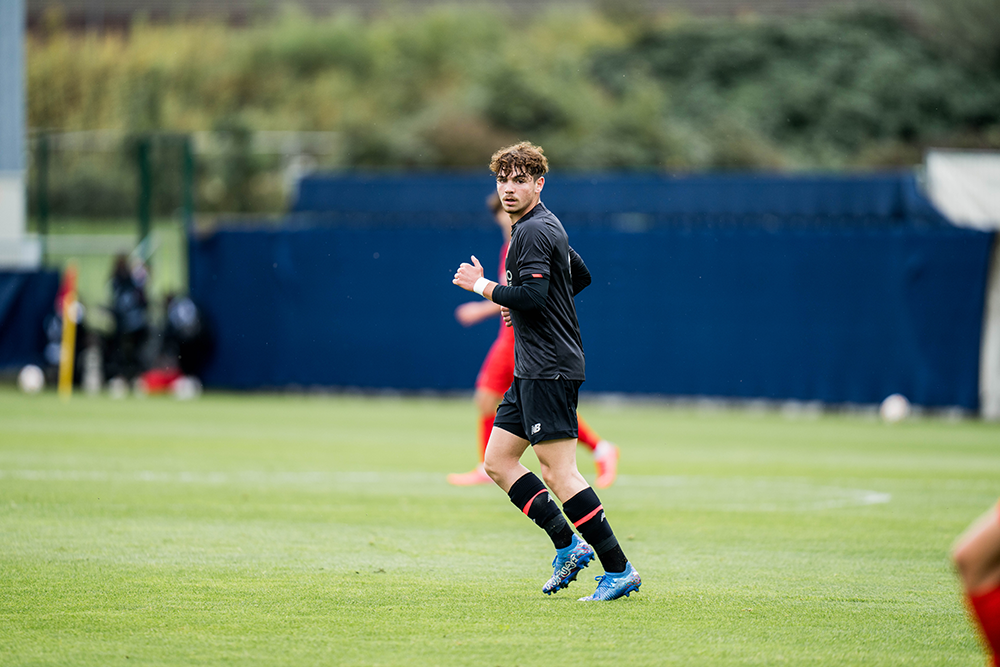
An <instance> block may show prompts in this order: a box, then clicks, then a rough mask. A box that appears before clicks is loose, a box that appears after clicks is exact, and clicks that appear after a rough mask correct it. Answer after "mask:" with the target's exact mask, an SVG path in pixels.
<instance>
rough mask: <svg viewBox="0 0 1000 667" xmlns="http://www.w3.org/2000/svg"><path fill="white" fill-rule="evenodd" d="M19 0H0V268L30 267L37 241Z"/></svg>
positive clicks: (34, 260) (21, 3)
mask: <svg viewBox="0 0 1000 667" xmlns="http://www.w3.org/2000/svg"><path fill="white" fill-rule="evenodd" d="M25 16H26V15H25V11H24V0H2V1H0V268H35V267H37V266H38V265H39V264H40V263H41V244H40V243H39V241H38V239H37V238H28V235H27V194H26V193H27V182H28V178H27V176H28V174H27V169H26V164H27V157H26V153H25V135H26V127H27V125H26V118H25V115H26V91H25V83H24V78H25V77H24V30H25Z"/></svg>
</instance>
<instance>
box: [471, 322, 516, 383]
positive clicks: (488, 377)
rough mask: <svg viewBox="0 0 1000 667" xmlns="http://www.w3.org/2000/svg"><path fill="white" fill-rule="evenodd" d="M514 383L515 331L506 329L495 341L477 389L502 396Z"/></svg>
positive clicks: (479, 376) (487, 356)
mask: <svg viewBox="0 0 1000 667" xmlns="http://www.w3.org/2000/svg"><path fill="white" fill-rule="evenodd" d="M513 381H514V329H513V328H511V327H504V328H503V329H502V330H501V331H500V335H499V336H497V339H496V340H495V341H493V345H491V346H490V351H489V353H488V354H487V355H486V359H485V360H484V361H483V365H482V367H481V368H480V369H479V375H478V376H477V377H476V389H486V390H487V391H491V392H493V393H494V394H500V395H501V396H502V395H503V394H504V392H506V391H507V390H508V389H509V388H510V383H511V382H513Z"/></svg>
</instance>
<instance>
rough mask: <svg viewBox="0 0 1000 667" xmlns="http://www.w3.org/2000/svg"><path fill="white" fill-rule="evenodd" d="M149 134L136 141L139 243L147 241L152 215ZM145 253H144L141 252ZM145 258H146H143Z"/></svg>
mask: <svg viewBox="0 0 1000 667" xmlns="http://www.w3.org/2000/svg"><path fill="white" fill-rule="evenodd" d="M150 144H151V140H150V136H149V135H148V134H145V135H142V136H141V137H139V139H138V141H137V143H136V160H137V161H138V163H139V164H138V167H139V170H138V171H139V206H138V214H139V243H147V242H148V238H149V230H150V225H151V216H152V201H153V170H152V166H151V165H150V160H149V151H150ZM143 254H145V253H143ZM143 259H147V258H145V257H144V258H143Z"/></svg>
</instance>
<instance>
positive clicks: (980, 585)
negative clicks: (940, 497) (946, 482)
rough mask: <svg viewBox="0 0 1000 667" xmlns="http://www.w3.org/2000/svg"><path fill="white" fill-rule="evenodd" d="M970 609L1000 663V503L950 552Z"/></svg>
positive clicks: (992, 654)
mask: <svg viewBox="0 0 1000 667" xmlns="http://www.w3.org/2000/svg"><path fill="white" fill-rule="evenodd" d="M952 558H953V560H954V561H955V567H956V568H957V569H958V574H959V576H960V577H961V579H962V586H963V587H964V588H965V595H966V599H967V600H968V603H969V611H970V612H971V613H972V615H973V616H974V617H975V620H976V622H977V624H978V625H979V629H980V631H981V632H982V636H983V639H984V640H985V641H986V644H987V647H988V649H989V652H990V656H991V658H992V663H991V664H993V665H995V666H996V667H1000V505H997V506H994V507H993V508H992V509H990V511H989V512H987V513H986V514H984V515H983V516H981V517H980V518H979V519H978V520H977V521H976V522H975V523H973V524H972V525H971V526H970V527H969V528H968V530H966V531H965V533H963V534H962V536H961V537H959V538H958V542H957V543H956V545H955V549H954V551H953V552H952Z"/></svg>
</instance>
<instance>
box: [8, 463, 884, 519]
mask: <svg viewBox="0 0 1000 667" xmlns="http://www.w3.org/2000/svg"><path fill="white" fill-rule="evenodd" d="M0 479H9V480H21V481H30V482H101V483H148V484H200V485H210V486H222V485H229V484H233V485H252V486H265V485H266V486H296V487H300V488H306V487H310V488H313V489H322V488H336V487H344V486H363V487H366V489H367V490H373V491H374V492H376V493H378V492H381V491H384V492H386V493H399V492H404V491H405V489H406V488H408V487H409V488H411V489H413V490H416V489H418V488H419V489H421V490H422V491H423V492H426V491H427V490H428V489H434V488H436V489H438V490H441V491H444V490H446V489H447V490H448V492H449V493H450V492H453V491H455V488H454V487H450V486H448V484H447V483H446V482H445V475H444V474H443V473H430V472H405V471H401V472H375V471H370V472H366V471H355V472H324V471H298V472H295V471H273V472H265V471H236V472H211V471H209V472H195V471H176V472H168V471H153V470H119V471H110V470H25V469H21V470H0ZM613 493H615V494H616V495H618V496H619V497H621V498H622V499H623V500H626V499H634V500H636V502H641V503H646V504H647V505H649V504H651V505H655V506H658V507H667V508H679V509H703V510H715V511H736V512H747V511H751V512H789V511H791V512H801V511H818V510H826V509H838V508H843V507H859V506H867V505H881V504H885V503H888V502H890V501H891V500H892V496H891V494H889V493H884V492H881V491H873V490H870V489H859V488H851V487H842V486H831V485H822V484H815V483H813V482H811V481H810V480H808V479H804V478H798V477H793V478H786V477H708V476H690V477H688V476H682V475H621V476H619V477H618V481H617V483H616V485H615V487H614V490H613Z"/></svg>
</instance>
